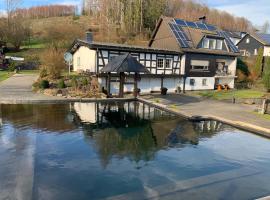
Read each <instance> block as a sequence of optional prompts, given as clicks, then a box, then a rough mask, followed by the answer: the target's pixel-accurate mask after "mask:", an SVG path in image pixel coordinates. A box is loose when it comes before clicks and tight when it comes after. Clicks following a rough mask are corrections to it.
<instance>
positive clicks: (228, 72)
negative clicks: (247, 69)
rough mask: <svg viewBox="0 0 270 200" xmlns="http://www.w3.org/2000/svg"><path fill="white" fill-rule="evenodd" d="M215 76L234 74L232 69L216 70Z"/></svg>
mask: <svg viewBox="0 0 270 200" xmlns="http://www.w3.org/2000/svg"><path fill="white" fill-rule="evenodd" d="M215 76H235V72H233V71H224V70H217V71H216V75H215Z"/></svg>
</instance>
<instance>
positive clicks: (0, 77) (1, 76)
mask: <svg viewBox="0 0 270 200" xmlns="http://www.w3.org/2000/svg"><path fill="white" fill-rule="evenodd" d="M11 75H12V73H9V72H8V71H0V82H1V81H4V80H6V79H8V78H9V77H10V76H11Z"/></svg>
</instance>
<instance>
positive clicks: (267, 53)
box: [263, 46, 270, 56]
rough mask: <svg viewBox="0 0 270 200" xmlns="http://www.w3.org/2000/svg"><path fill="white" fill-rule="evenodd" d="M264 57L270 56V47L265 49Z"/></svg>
mask: <svg viewBox="0 0 270 200" xmlns="http://www.w3.org/2000/svg"><path fill="white" fill-rule="evenodd" d="M263 56H270V46H265V47H264V52H263Z"/></svg>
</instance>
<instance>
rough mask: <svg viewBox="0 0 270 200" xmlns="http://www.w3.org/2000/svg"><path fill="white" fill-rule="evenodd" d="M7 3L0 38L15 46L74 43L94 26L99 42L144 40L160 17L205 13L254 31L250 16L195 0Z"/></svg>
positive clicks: (237, 28) (222, 25) (227, 26)
mask: <svg viewBox="0 0 270 200" xmlns="http://www.w3.org/2000/svg"><path fill="white" fill-rule="evenodd" d="M5 3H6V13H7V17H5V18H1V19H0V25H1V28H0V40H3V41H7V42H8V43H10V44H12V45H13V46H14V47H15V48H16V49H19V48H20V46H21V45H23V44H25V43H27V41H30V39H34V40H39V41H41V40H42V41H43V42H46V43H47V42H50V41H51V40H58V39H60V40H63V38H65V39H68V40H69V41H65V44H66V45H70V43H71V42H72V41H73V40H74V39H75V38H82V37H83V35H84V32H85V31H86V30H87V29H91V30H93V31H94V34H95V39H96V40H98V41H104V42H115V43H129V44H139V45H144V44H146V41H147V40H148V39H149V37H150V35H151V33H152V31H153V29H154V28H155V25H156V23H157V20H158V19H159V18H160V16H168V17H177V18H182V19H186V20H190V21H197V20H198V18H199V17H201V16H206V17H207V22H208V23H210V24H214V25H217V26H219V27H220V28H222V29H226V30H231V31H253V30H254V27H253V25H252V24H251V23H250V22H249V21H248V20H247V19H245V18H241V17H235V16H233V15H231V14H229V13H227V12H224V11H218V10H216V9H211V8H209V7H207V5H204V4H202V3H198V1H196V0H84V1H82V6H81V8H82V10H81V11H79V10H78V7H77V6H74V5H46V6H37V7H31V8H22V7H21V6H20V5H21V4H22V3H23V0H5ZM67 16H69V17H70V18H72V19H73V20H70V18H66V17H67ZM57 17H58V18H62V20H61V19H58V18H57ZM44 19H47V20H44ZM81 19H83V20H81ZM85 19H87V20H85ZM65 20H66V21H65ZM56 22H58V23H57V24H56ZM81 22H83V23H84V24H82V23H81ZM67 32H68V33H69V34H68V35H70V37H68V36H67V34H66V33H67Z"/></svg>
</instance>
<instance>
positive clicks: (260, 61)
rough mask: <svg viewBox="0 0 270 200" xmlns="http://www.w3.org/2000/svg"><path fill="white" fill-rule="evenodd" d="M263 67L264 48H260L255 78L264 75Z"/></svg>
mask: <svg viewBox="0 0 270 200" xmlns="http://www.w3.org/2000/svg"><path fill="white" fill-rule="evenodd" d="M262 66H263V48H260V49H259V51H258V55H257V57H256V62H255V66H254V69H253V74H254V76H255V78H259V77H260V76H261V75H262Z"/></svg>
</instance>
